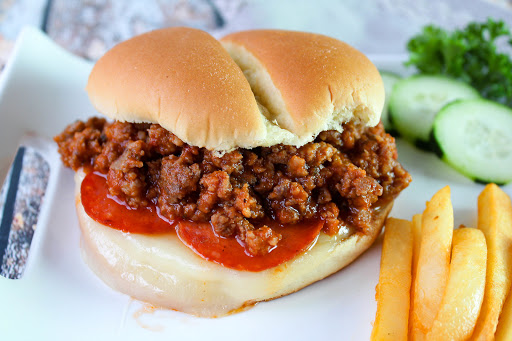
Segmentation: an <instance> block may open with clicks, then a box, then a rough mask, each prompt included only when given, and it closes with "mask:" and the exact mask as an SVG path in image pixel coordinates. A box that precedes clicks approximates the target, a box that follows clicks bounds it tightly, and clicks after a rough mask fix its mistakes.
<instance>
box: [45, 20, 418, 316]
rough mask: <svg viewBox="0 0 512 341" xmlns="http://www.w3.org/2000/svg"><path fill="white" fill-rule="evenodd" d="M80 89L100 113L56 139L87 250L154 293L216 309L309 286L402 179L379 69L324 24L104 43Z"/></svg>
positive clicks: (163, 34)
mask: <svg viewBox="0 0 512 341" xmlns="http://www.w3.org/2000/svg"><path fill="white" fill-rule="evenodd" d="M87 92H88V94H89V97H90V99H91V101H92V103H93V105H94V106H95V107H96V108H97V110H98V111H99V112H100V113H102V114H104V115H105V116H107V117H108V119H104V118H98V117H93V118H90V119H89V120H87V121H86V122H81V121H77V122H75V123H73V124H71V125H69V126H68V127H67V128H66V129H65V130H64V131H63V132H62V133H61V134H60V135H58V136H56V137H55V141H56V142H57V143H58V145H59V152H60V154H61V156H62V161H63V163H64V164H65V165H66V166H67V167H70V168H72V169H73V170H75V171H76V176H75V179H76V207H77V212H78V217H79V221H80V228H81V231H82V242H81V247H82V254H83V258H84V259H85V261H86V262H87V264H88V265H89V266H90V268H91V269H92V270H93V272H95V273H96V274H97V275H98V276H99V277H100V278H101V279H102V280H103V281H104V282H105V283H107V284H108V285H109V286H111V287H112V288H114V289H116V290H119V291H121V292H123V293H126V294H128V295H130V296H132V297H134V298H137V299H140V300H142V301H146V302H149V303H151V304H153V305H155V306H159V307H166V308H172V309H176V310H179V311H183V312H186V313H190V314H194V315H199V316H208V317H212V316H221V315H224V314H227V313H229V312H231V311H234V310H236V309H239V308H241V307H246V306H249V305H251V304H253V303H256V302H258V301H264V300H270V299H273V298H277V297H280V296H283V295H287V294H289V293H292V292H295V291H297V290H299V289H301V288H303V287H304V286H307V285H309V284H311V283H314V282H316V281H318V280H320V279H322V278H324V277H326V276H328V275H330V274H332V273H334V272H336V271H338V270H340V269H341V268H343V267H344V266H346V265H347V264H349V263H350V262H352V261H353V260H354V259H355V258H356V257H357V256H359V255H360V254H361V253H362V252H363V251H365V250H366V249H367V248H368V247H369V246H370V245H371V244H372V242H373V241H374V240H375V238H376V237H377V236H378V234H379V233H380V230H381V227H382V224H383V222H384V219H385V217H386V216H387V214H388V212H389V210H390V208H391V204H392V202H393V199H394V198H395V197H396V196H397V195H398V194H399V192H400V191H401V190H402V189H404V188H405V187H406V186H407V185H408V183H409V182H410V176H409V174H408V173H407V172H406V171H405V170H404V169H403V168H402V166H401V165H400V164H399V163H398V161H397V152H396V148H395V144H394V139H393V138H392V137H391V136H389V135H388V134H386V133H385V131H384V129H383V127H382V124H381V123H379V118H380V112H381V110H382V107H383V103H384V88H383V84H382V80H381V78H380V76H379V73H378V71H377V69H376V68H375V66H374V65H373V64H372V63H371V62H370V61H369V60H368V59H367V58H366V57H365V56H364V55H363V54H362V53H360V52H359V51H357V50H355V49H354V48H352V47H350V46H349V45H347V44H345V43H343V42H341V41H338V40H336V39H333V38H329V37H326V36H322V35H318V34H311V33H302V32H292V31H280V30H255V31H245V32H238V33H234V34H231V35H228V36H226V37H224V38H223V39H221V40H220V41H218V40H216V39H214V38H213V37H211V36H210V35H209V34H207V33H205V32H202V31H199V30H196V29H191V28H167V29H161V30H156V31H152V32H149V33H146V34H143V35H140V36H137V37H135V38H132V39H130V40H128V41H125V42H123V43H121V44H119V45H117V46H115V47H114V48H113V49H112V50H110V51H108V52H107V53H106V54H105V55H104V56H103V57H102V58H101V59H100V60H99V61H98V62H97V63H96V65H95V66H94V68H93V70H92V72H91V74H90V77H89V81H88V84H87Z"/></svg>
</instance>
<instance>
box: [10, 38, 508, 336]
mask: <svg viewBox="0 0 512 341" xmlns="http://www.w3.org/2000/svg"><path fill="white" fill-rule="evenodd" d="M403 58H404V56H370V59H372V60H373V61H374V63H376V65H377V66H379V67H380V68H382V69H386V70H389V71H395V72H401V73H403V72H404V70H403V67H402V61H403ZM90 68H91V64H90V63H88V62H85V61H83V60H81V59H79V58H77V57H75V56H72V55H70V54H68V53H67V52H65V51H64V50H62V49H61V48H60V47H58V46H56V45H55V44H54V43H53V42H51V41H50V40H49V39H48V38H47V37H46V36H45V35H44V34H42V33H41V32H40V31H38V30H36V29H26V30H25V31H24V32H23V33H22V35H21V36H20V39H19V40H18V42H17V45H16V48H15V51H14V53H13V55H12V56H11V59H10V61H9V63H8V65H7V67H6V69H5V70H4V71H3V72H2V76H1V80H0V160H4V161H5V160H6V159H8V158H10V157H11V156H12V155H14V152H15V149H16V146H17V144H18V142H19V140H20V138H21V136H22V135H23V134H25V133H26V132H28V131H33V132H35V133H37V134H40V135H43V136H47V137H51V136H53V135H55V134H57V133H58V132H60V131H61V130H62V129H63V128H64V127H65V126H66V125H67V124H69V123H71V122H73V121H74V120H76V119H79V118H80V119H83V118H85V117H88V116H92V115H95V114H96V112H95V110H94V109H93V108H92V106H91V105H90V104H89V101H88V99H87V95H86V93H85V91H84V90H83V89H84V87H85V83H86V81H87V77H88V73H89V71H90ZM398 147H399V155H400V160H401V162H402V163H403V164H404V166H405V167H406V168H407V169H408V170H409V171H410V172H411V174H412V176H413V179H414V180H413V182H412V184H411V185H410V186H409V188H407V189H406V190H405V191H404V192H403V193H402V194H401V195H400V197H399V198H398V199H397V200H396V202H395V207H394V209H393V211H392V214H391V215H392V216H394V217H399V218H406V219H410V218H411V217H412V215H413V214H414V213H418V212H421V211H422V210H423V208H424V205H425V201H426V200H428V199H429V198H430V197H431V196H432V195H433V194H434V193H435V192H436V191H437V190H438V189H439V188H441V187H443V186H445V185H450V186H451V188H452V200H453V206H454V210H455V223H456V226H458V225H459V224H465V225H467V226H474V225H475V223H476V200H477V196H478V194H479V193H480V191H481V190H482V189H483V185H479V184H475V183H473V182H472V181H470V180H468V179H466V178H464V177H463V176H461V175H459V174H458V173H456V172H455V171H454V170H452V169H451V168H449V167H448V166H446V165H445V164H444V163H442V162H441V161H440V160H438V159H437V158H436V157H435V156H434V155H432V154H428V153H424V152H421V151H419V150H417V149H415V148H414V147H412V146H410V145H408V144H407V143H405V142H403V141H398ZM51 172H54V173H55V172H57V175H58V183H57V185H56V186H55V187H54V188H53V189H52V188H50V189H49V190H48V192H47V196H46V198H45V206H44V207H43V210H44V212H43V215H44V216H42V217H41V218H40V221H39V224H38V226H37V230H36V233H35V236H34V241H33V249H32V252H31V254H30V258H29V264H28V266H27V269H26V271H25V274H24V276H23V278H22V279H20V280H7V279H5V278H3V277H0V302H1V304H0V334H1V336H2V339H5V340H14V339H15V340H29V339H33V340H36V339H50V338H51V339H57V340H58V339H66V340H77V339H84V340H112V339H113V338H115V339H117V338H119V339H123V340H142V339H143V338H148V337H149V338H150V339H151V340H160V339H162V340H163V339H165V340H169V339H174V340H185V339H186V340H201V341H204V340H209V339H214V338H215V336H219V337H222V338H223V339H225V340H238V339H244V340H260V339H265V338H271V339H286V340H287V339H292V340H323V339H327V338H336V339H342V340H368V339H369V336H370V333H371V329H372V321H373V319H374V317H375V310H376V302H375V285H376V284H377V281H378V273H379V262H380V241H379V242H377V243H376V244H375V245H374V246H373V247H372V248H370V250H368V251H367V252H366V253H365V254H363V255H362V256H361V257H360V258H359V259H357V260H356V261H355V262H354V263H353V264H351V265H350V266H348V267H347V268H345V269H343V270H342V271H340V272H338V273H336V274H334V275H332V276H330V277H329V278H327V279H325V280H322V281H320V282H318V283H315V284H313V285H311V286H309V287H307V288H305V289H303V290H301V291H299V292H297V293H295V294H292V295H289V296H286V297H283V298H280V299H277V300H274V301H271V302H265V303H260V304H258V305H256V306H255V307H254V308H252V309H250V310H248V311H245V312H242V313H239V314H235V315H231V316H227V317H224V318H218V319H202V318H195V317H193V316H189V315H185V314H182V313H179V312H174V311H168V310H155V311H151V310H148V309H145V307H146V306H145V305H144V304H143V303H141V302H138V301H134V300H132V299H130V298H129V297H127V296H125V295H122V294H119V293H117V292H114V291H113V290H111V289H110V288H109V287H107V286H106V285H105V284H103V282H101V281H100V280H99V279H97V278H96V276H94V275H93V274H92V272H91V271H90V270H89V269H88V268H87V266H86V265H85V264H84V263H83V262H82V260H81V258H80V249H79V240H80V236H79V229H78V222H77V219H76V216H75V208H74V199H73V172H72V171H71V170H68V169H64V168H63V167H61V166H57V167H53V168H52V169H51ZM504 189H505V191H506V192H507V193H508V194H509V195H512V186H511V185H508V186H507V187H504ZM43 224H44V226H43Z"/></svg>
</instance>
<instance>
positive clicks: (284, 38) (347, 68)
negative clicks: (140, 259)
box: [87, 27, 384, 152]
mask: <svg viewBox="0 0 512 341" xmlns="http://www.w3.org/2000/svg"><path fill="white" fill-rule="evenodd" d="M221 42H222V44H221ZM221 42H219V41H217V40H216V39H215V38H213V37H212V36H210V35H209V34H208V33H206V32H203V31H200V30H196V29H191V28H183V27H180V28H166V29H161V30H156V31H152V32H149V33H146V34H143V35H140V36H137V37H135V38H132V39H130V40H127V41H125V42H122V43H120V44H119V45H117V46H115V47H114V48H112V49H111V50H110V51H108V52H107V53H106V54H105V55H104V56H103V57H102V58H101V59H100V60H99V61H98V62H97V63H96V65H95V66H94V68H93V70H92V72H91V74H90V77H89V81H88V84H87V92H88V94H89V97H90V100H91V102H92V103H93V105H94V106H95V107H96V109H97V110H98V111H99V112H101V113H103V114H105V115H106V116H108V117H110V118H112V119H116V120H119V121H128V122H151V123H158V124H160V125H161V126H162V127H164V128H165V129H167V130H169V131H171V132H172V133H174V134H175V135H176V136H178V137H179V138H180V139H181V140H183V141H185V142H186V143H188V144H190V145H193V146H198V147H205V148H207V149H209V150H217V151H220V152H225V151H230V150H233V149H236V148H254V147H261V146H272V145H275V144H280V143H282V144H286V145H294V146H300V145H304V144H306V143H308V142H311V141H313V139H314V138H315V137H316V136H317V135H318V133H320V132H321V131H324V130H330V129H334V130H341V129H342V128H341V126H342V124H343V123H345V122H349V121H357V122H362V123H364V124H366V125H370V126H374V125H376V124H377V123H378V122H379V119H380V113H381V110H382V107H383V104H384V86H383V83H382V80H381V78H380V75H379V72H378V70H377V68H376V67H375V66H374V65H373V64H372V63H371V62H370V61H369V60H368V59H367V58H366V57H365V56H364V55H363V54H362V53H361V52H359V51H357V50H356V49H354V48H352V47H350V46H349V45H347V44H345V43H343V42H341V41H338V40H336V39H333V38H329V37H326V36H323V35H319V34H313V33H302V32H293V31H280V30H255V31H245V32H239V33H235V34H231V35H228V36H227V37H225V38H223V39H222V40H221Z"/></svg>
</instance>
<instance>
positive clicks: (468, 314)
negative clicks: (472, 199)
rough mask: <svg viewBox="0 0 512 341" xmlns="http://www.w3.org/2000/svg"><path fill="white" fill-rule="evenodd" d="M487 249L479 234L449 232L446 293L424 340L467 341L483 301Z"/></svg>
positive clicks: (464, 231) (470, 230)
mask: <svg viewBox="0 0 512 341" xmlns="http://www.w3.org/2000/svg"><path fill="white" fill-rule="evenodd" d="M486 264H487V246H486V243H485V237H484V234H483V233H482V231H480V230H477V229H474V228H460V229H458V230H455V231H454V232H453V248H452V259H451V263H450V274H449V276H448V283H447V284H446V291H445V293H444V296H443V300H442V302H441V308H440V309H439V312H438V313H437V316H436V319H435V320H434V323H433V324H432V328H431V329H430V331H429V332H428V333H427V335H426V340H433V341H435V340H453V341H456V340H467V339H468V338H469V337H470V336H471V334H472V333H473V329H474V328H475V324H476V320H477V319H478V313H479V312H480V307H481V305H482V301H483V299H484V289H485V270H486Z"/></svg>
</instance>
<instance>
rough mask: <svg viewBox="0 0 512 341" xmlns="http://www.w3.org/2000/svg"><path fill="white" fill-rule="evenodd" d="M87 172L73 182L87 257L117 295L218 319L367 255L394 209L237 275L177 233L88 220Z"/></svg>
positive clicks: (383, 209)
mask: <svg viewBox="0 0 512 341" xmlns="http://www.w3.org/2000/svg"><path fill="white" fill-rule="evenodd" d="M84 177H85V173H84V172H83V171H81V170H80V171H78V172H77V173H76V175H75V183H76V190H75V194H76V197H75V198H76V209H77V214H78V218H79V222H80V229H81V232H82V238H81V249H82V257H83V259H84V260H85V262H86V263H87V265H88V266H89V267H90V269H91V270H92V271H93V272H94V273H95V274H96V275H97V276H98V277H99V278H100V279H102V280H103V281H104V282H105V283H106V284H108V285H109V286H110V287H112V288H113V289H115V290H117V291H119V292H122V293H124V294H127V295H129V296H131V297H133V298H136V299H138V300H141V301H144V302H148V303H150V304H152V305H154V306H156V307H163V308H169V309H174V310H178V311H181V312H185V313H188V314H192V315H196V316H201V317H218V316H222V315H226V314H229V313H230V312H233V311H236V310H238V309H240V308H244V307H247V306H251V305H253V304H255V303H257V302H260V301H268V300H271V299H274V298H278V297H281V296H284V295H288V294H291V293H293V292H295V291H297V290H300V289H302V288H303V287H305V286H308V285H310V284H312V283H314V282H316V281H319V280H321V279H323V278H325V277H327V276H329V275H331V274H333V273H335V272H337V271H338V270H340V269H341V268H343V267H345V266H346V265H348V264H349V263H351V262H352V261H353V260H354V259H356V258H357V257H358V256H359V255H360V254H361V253H363V252H364V251H365V250H366V249H368V248H369V247H370V246H371V245H372V243H373V242H374V240H375V239H376V238H377V236H378V235H379V234H380V231H381V227H382V226H383V224H384V220H385V218H386V217H387V215H388V213H389V211H390V210H391V206H392V203H391V202H390V203H388V204H386V205H384V206H382V207H380V208H379V209H378V210H375V211H374V213H373V223H372V227H371V229H370V230H369V231H367V232H366V233H364V234H363V233H361V232H359V233H353V234H352V235H350V236H348V237H347V236H346V234H347V230H344V229H341V230H340V233H339V234H338V235H336V236H334V237H330V236H328V235H326V234H324V233H323V232H321V233H320V235H319V237H318V240H317V241H316V243H315V244H314V246H313V247H311V248H310V249H309V250H308V251H306V252H304V253H303V254H301V255H300V256H298V257H296V258H295V259H292V260H290V261H288V262H285V263H282V264H280V265H278V266H276V267H274V268H271V269H267V270H264V271H260V272H249V271H239V270H234V269H229V268H226V267H224V266H222V265H218V264H216V263H213V262H210V261H206V260H204V259H202V258H201V257H200V256H198V255H197V254H196V253H194V251H192V250H191V249H190V248H188V247H187V246H185V245H184V244H183V243H182V242H181V241H180V240H179V238H178V237H177V236H176V234H169V235H165V236H162V235H142V234H130V233H125V232H122V231H120V230H116V229H113V228H111V227H108V226H105V225H102V224H100V223H98V222H96V221H94V220H93V219H92V218H90V217H89V216H88V215H87V214H86V213H85V211H84V207H83V206H82V203H81V196H80V185H81V183H82V180H83V179H84Z"/></svg>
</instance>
